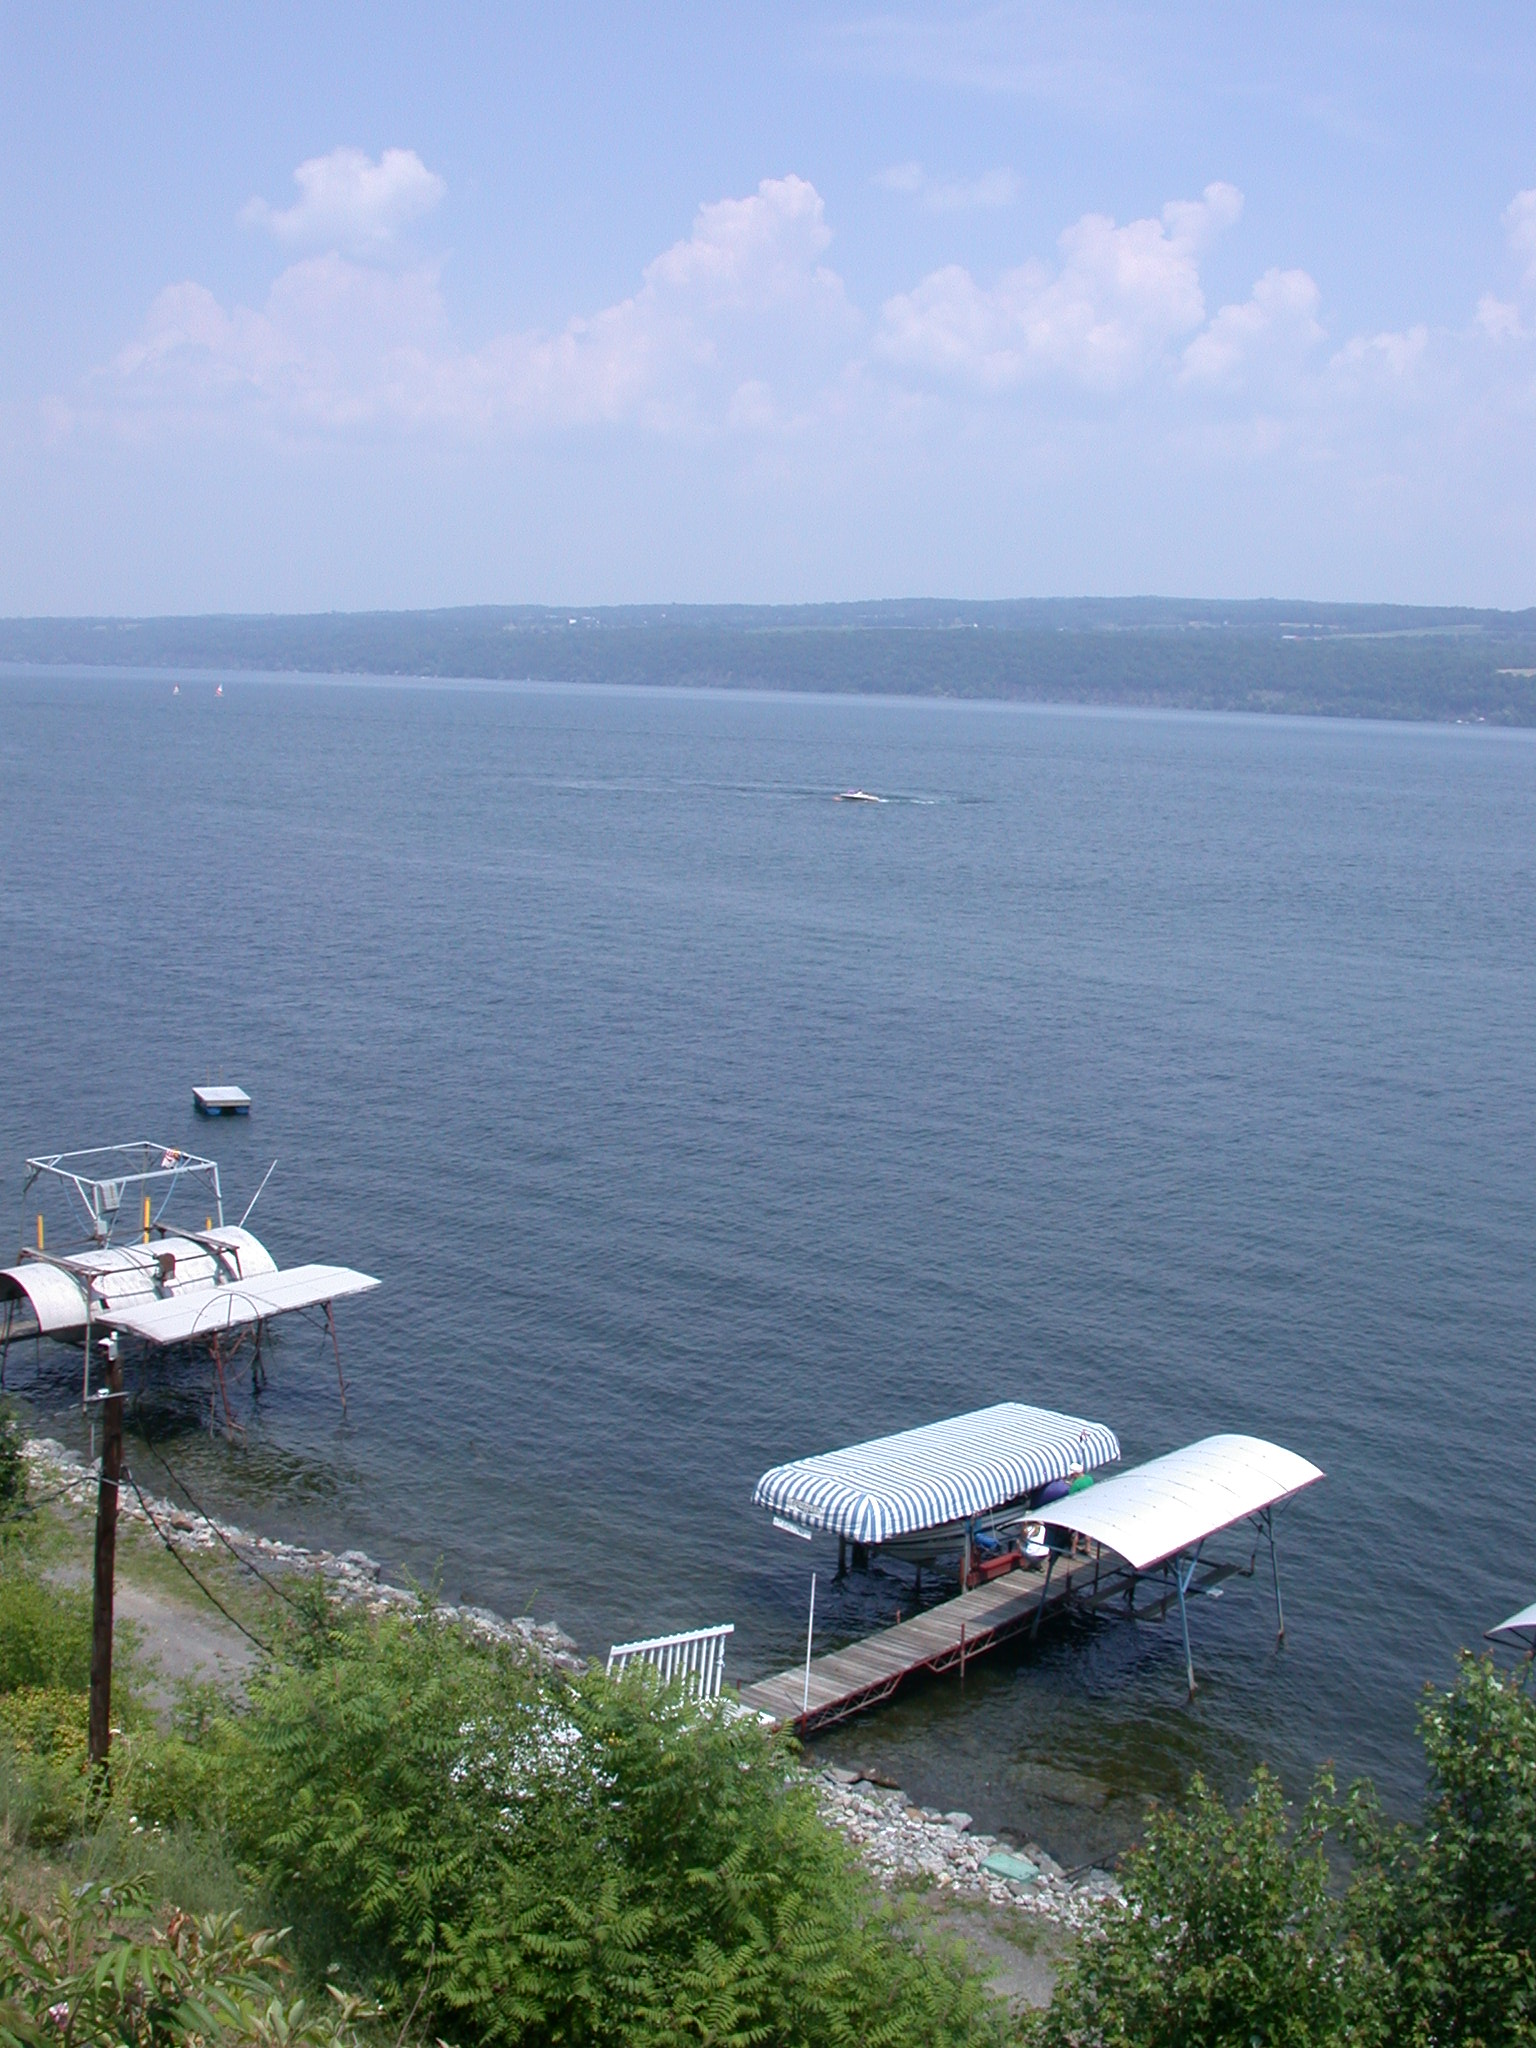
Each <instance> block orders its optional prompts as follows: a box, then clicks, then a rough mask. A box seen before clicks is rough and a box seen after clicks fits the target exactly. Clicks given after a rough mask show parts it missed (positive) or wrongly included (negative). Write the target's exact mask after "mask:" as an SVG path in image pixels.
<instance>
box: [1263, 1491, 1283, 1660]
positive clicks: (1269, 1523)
mask: <svg viewBox="0 0 1536 2048" xmlns="http://www.w3.org/2000/svg"><path fill="white" fill-rule="evenodd" d="M1264 1528H1265V1531H1266V1533H1267V1534H1268V1537H1269V1572H1270V1577H1271V1578H1272V1579H1273V1580H1274V1582H1275V1641H1276V1642H1277V1643H1283V1642H1284V1641H1285V1609H1284V1607H1282V1606H1281V1604H1280V1566H1279V1563H1278V1561H1277V1559H1276V1557H1275V1511H1274V1509H1273V1508H1266V1509H1265V1510H1264Z"/></svg>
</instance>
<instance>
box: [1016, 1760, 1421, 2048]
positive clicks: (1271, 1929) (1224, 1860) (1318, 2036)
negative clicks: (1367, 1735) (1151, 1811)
mask: <svg viewBox="0 0 1536 2048" xmlns="http://www.w3.org/2000/svg"><path fill="white" fill-rule="evenodd" d="M1331 1789H1332V1788H1331V1787H1330V1786H1329V1784H1328V1782H1327V1780H1326V1779H1324V1780H1322V1781H1321V1782H1320V1783H1319V1786H1318V1789H1317V1791H1316V1792H1315V1793H1314V1795H1313V1798H1312V1800H1311V1801H1310V1802H1309V1804H1308V1806H1307V1808H1306V1810H1305V1811H1304V1813H1303V1814H1302V1815H1301V1817H1300V1820H1299V1822H1298V1824H1297V1825H1296V1826H1295V1827H1294V1828H1292V1826H1291V1825H1290V1823H1289V1822H1288V1819H1287V1816H1286V1810H1285V1801H1284V1799H1283V1797H1282V1794H1281V1790H1280V1785H1279V1782H1278V1780H1277V1779H1275V1778H1274V1777H1273V1776H1271V1774H1270V1773H1269V1772H1267V1771H1260V1772H1259V1774H1258V1776H1257V1777H1256V1778H1255V1780H1254V1786H1253V1792H1252V1795H1251V1797H1250V1798H1249V1799H1248V1800H1247V1801H1246V1802H1245V1803H1244V1804H1243V1805H1241V1806H1239V1807H1238V1808H1236V1809H1235V1810H1232V1811H1229V1810H1228V1808H1227V1807H1226V1806H1225V1805H1223V1803H1222V1801H1221V1800H1220V1799H1219V1798H1218V1797H1217V1796H1216V1795H1215V1794H1214V1793H1213V1792H1211V1791H1210V1790H1209V1789H1208V1788H1207V1787H1206V1785H1205V1784H1204V1783H1203V1781H1202V1780H1201V1779H1200V1778H1198V1777H1197V1778H1196V1779H1195V1781H1194V1783H1193V1786H1192V1787H1191V1790H1190V1794H1189V1799H1188V1802H1187V1806H1186V1808H1185V1810H1184V1811H1183V1812H1182V1813H1179V1812H1160V1813H1157V1814H1155V1815H1154V1816H1153V1819H1152V1821H1151V1824H1150V1826H1149V1828H1148V1831H1147V1838H1146V1841H1145V1843H1144V1844H1143V1845H1142V1846H1141V1847H1140V1848H1139V1849H1137V1850H1135V1851H1133V1853H1132V1854H1131V1855H1130V1856H1129V1857H1128V1858H1127V1860H1126V1865H1125V1869H1124V1873H1123V1882H1124V1890H1125V1904H1124V1905H1123V1906H1121V1907H1118V1908H1111V1909H1109V1910H1107V1911H1106V1913H1105V1916H1104V1918H1103V1920H1102V1921H1101V1923H1100V1926H1099V1929H1098V1930H1097V1932H1096V1933H1095V1934H1094V1935H1093V1936H1092V1937H1091V1938H1090V1939H1089V1940H1088V1941H1086V1942H1085V1943H1084V1945H1083V1948H1082V1949H1081V1951H1080V1952H1079V1955H1078V1957H1077V1959H1076V1960H1075V1962H1074V1963H1073V1964H1072V1965H1071V1966H1070V1967H1069V1968H1068V1970H1067V1971H1066V1973H1065V1975H1064V1977H1063V1979H1062V1982H1061V1984H1060V1986H1059V1987H1058V1989H1057V1993H1056V1997H1055V2000H1054V2002H1053V2004H1052V2006H1051V2008H1050V2010H1049V2012H1048V2013H1046V2014H1043V2015H1042V2016H1041V2017H1040V2019H1039V2020H1037V2021H1036V2022H1035V2023H1034V2024H1033V2027H1032V2029H1031V2035H1030V2038H1031V2040H1032V2041H1033V2042H1034V2043H1035V2044H1036V2048H1089V2044H1094V2048H1099V2044H1102V2048H1131V2044H1135V2048H1229V2044H1230V2048H1269V2044H1276V2048H1280V2044H1283V2048H1314V2044H1318V2048H1321V2044H1324V2043H1334V2042H1344V2041H1358V2042H1371V2041H1377V2040H1379V2039H1380V2038H1381V2033H1380V2026H1379V2021H1380V2010H1379V2003H1378V2001H1379V1996H1380V1993H1381V1990H1382V1988H1383V1977H1382V1971H1381V1968H1380V1965H1379V1962H1378V1960H1377V1958H1376V1956H1375V1954H1374V1952H1373V1950H1372V1949H1371V1947H1370V1946H1369V1944H1367V1943H1362V1942H1361V1941H1360V1939H1359V1938H1358V1934H1357V1932H1356V1929H1355V1927H1354V1924H1353V1922H1352V1919H1351V1916H1350V1914H1349V1911H1348V1909H1347V1907H1346V1906H1345V1905H1344V1904H1343V1903H1342V1902H1341V1901H1339V1900H1338V1899H1337V1898H1336V1897H1335V1896H1334V1894H1333V1891H1332V1889H1331V1886H1330V1877H1329V1865H1328V1857H1327V1852H1326V1838H1327V1835H1328V1832H1329V1828H1330V1824H1331V1822H1332V1820H1333V1817H1334V1809H1333V1806H1332V1803H1331V1798H1330V1794H1331Z"/></svg>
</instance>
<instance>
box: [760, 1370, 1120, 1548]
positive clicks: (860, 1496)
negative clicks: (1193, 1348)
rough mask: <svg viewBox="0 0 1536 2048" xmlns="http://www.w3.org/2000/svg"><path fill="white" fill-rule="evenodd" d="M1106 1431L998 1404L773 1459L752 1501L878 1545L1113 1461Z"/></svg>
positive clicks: (1116, 1451)
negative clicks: (788, 1460) (787, 1461)
mask: <svg viewBox="0 0 1536 2048" xmlns="http://www.w3.org/2000/svg"><path fill="white" fill-rule="evenodd" d="M1119 1455H1120V1446H1119V1444H1118V1443H1117V1441H1116V1440H1115V1434H1114V1431H1113V1430H1110V1429H1106V1428H1105V1427H1104V1425H1103V1424H1102V1423H1101V1422H1085V1421H1084V1420H1083V1419H1082V1417H1081V1416H1079V1415H1058V1414H1056V1413H1055V1412H1054V1411H1053V1410H1052V1409H1050V1408H1031V1407H1028V1406H1026V1405H1025V1403H1024V1402H1022V1401H1000V1402H999V1403H998V1404H997V1406H996V1407H995V1408H978V1409H976V1410H975V1411H974V1412H973V1413H972V1414H970V1415H953V1416H951V1417H950V1419H949V1420H948V1421H947V1422H930V1423H929V1424H928V1425H927V1426H926V1427H925V1428H923V1429H904V1430H903V1431H902V1432H901V1434H900V1435H899V1436H882V1437H876V1438H875V1439H874V1440H873V1442H871V1443H867V1444H852V1445H850V1446H849V1448H848V1449H847V1450H846V1451H827V1452H825V1453H824V1454H823V1455H822V1456H821V1457H819V1458H797V1459H796V1460H795V1461H794V1463H793V1464H792V1465H775V1466H774V1468H773V1470H772V1471H771V1472H765V1473H764V1474H763V1476H762V1478H761V1479H759V1481H758V1482H757V1490H756V1492H755V1493H754V1494H753V1496H752V1500H753V1504H754V1506H756V1507H761V1508H768V1509H770V1510H771V1511H772V1512H773V1513H774V1514H776V1515H782V1516H783V1517H784V1518H785V1520H786V1521H792V1522H797V1523H799V1525H800V1526H801V1527H802V1528H804V1529H830V1530H832V1531H833V1532H834V1533H835V1534H836V1535H838V1536H847V1537H849V1538H850V1539H851V1540H852V1541H853V1542H855V1543H887V1542H889V1541H890V1540H891V1539H892V1538H893V1537H897V1536H911V1535H914V1534H916V1533H917V1532H918V1531H919V1530H923V1529H937V1528H942V1527H943V1526H944V1524H945V1523H947V1522H963V1521H965V1520H967V1519H968V1518H969V1517H971V1516H973V1515H984V1514H989V1513H990V1512H991V1511H992V1510H993V1509H995V1508H1004V1507H1007V1506H1008V1505H1009V1504H1010V1502H1013V1501H1016V1500H1018V1499H1020V1497H1021V1496H1022V1495H1024V1494H1026V1493H1029V1492H1031V1491H1032V1490H1033V1488H1035V1487H1037V1486H1044V1485H1045V1484H1046V1483H1047V1482H1048V1481H1049V1480H1052V1479H1065V1478H1066V1476H1067V1474H1068V1473H1069V1472H1070V1471H1071V1470H1072V1468H1073V1466H1074V1465H1081V1466H1082V1467H1083V1468H1084V1470H1085V1471H1090V1472H1091V1471H1092V1470H1093V1469H1094V1468H1095V1467H1096V1466H1099V1465H1109V1464H1113V1463H1114V1461H1115V1460H1116V1459H1117V1458H1118V1457H1119Z"/></svg>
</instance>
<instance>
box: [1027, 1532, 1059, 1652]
mask: <svg viewBox="0 0 1536 2048" xmlns="http://www.w3.org/2000/svg"><path fill="white" fill-rule="evenodd" d="M1055 1569H1056V1552H1055V1551H1054V1550H1053V1551H1052V1552H1051V1554H1050V1556H1049V1557H1048V1558H1047V1559H1046V1561H1045V1584H1044V1585H1043V1586H1042V1587H1041V1588H1040V1604H1039V1606H1038V1607H1037V1608H1036V1609H1035V1618H1034V1620H1033V1621H1032V1622H1031V1624H1030V1629H1029V1640H1030V1641H1031V1642H1033V1641H1034V1640H1035V1637H1036V1636H1037V1635H1039V1633H1040V1617H1041V1615H1042V1614H1044V1612H1045V1603H1046V1600H1047V1598H1048V1596H1049V1594H1050V1590H1051V1573H1052V1572H1053V1571H1055Z"/></svg>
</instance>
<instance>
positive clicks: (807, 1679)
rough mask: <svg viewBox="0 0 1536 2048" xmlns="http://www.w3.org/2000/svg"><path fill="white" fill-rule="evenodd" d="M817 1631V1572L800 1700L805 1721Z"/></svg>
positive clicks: (808, 1703) (812, 1574)
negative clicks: (813, 1640)
mask: <svg viewBox="0 0 1536 2048" xmlns="http://www.w3.org/2000/svg"><path fill="white" fill-rule="evenodd" d="M815 1633H816V1574H815V1573H814V1572H812V1573H811V1618H810V1620H809V1621H808V1622H807V1623H806V1625H805V1691H804V1693H803V1694H802V1696H801V1700H800V1718H801V1720H802V1721H803V1720H804V1719H805V1717H806V1715H807V1714H808V1713H809V1712H810V1711H811V1639H812V1637H813V1636H814V1635H815Z"/></svg>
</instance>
